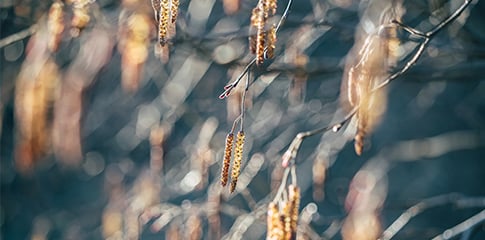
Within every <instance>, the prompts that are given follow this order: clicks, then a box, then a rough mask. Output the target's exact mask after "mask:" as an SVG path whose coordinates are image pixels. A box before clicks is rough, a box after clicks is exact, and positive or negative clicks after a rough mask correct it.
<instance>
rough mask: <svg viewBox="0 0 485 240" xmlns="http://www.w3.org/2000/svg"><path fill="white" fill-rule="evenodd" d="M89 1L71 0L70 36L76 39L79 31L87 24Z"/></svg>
mask: <svg viewBox="0 0 485 240" xmlns="http://www.w3.org/2000/svg"><path fill="white" fill-rule="evenodd" d="M90 3H91V1H89V0H73V1H72V11H73V16H72V20H71V25H72V27H73V29H72V35H73V36H75V37H77V36H79V33H80V31H81V30H83V29H84V28H85V27H86V26H87V25H88V23H89V20H90V16H89V4H90Z"/></svg>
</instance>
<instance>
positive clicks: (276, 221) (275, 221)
mask: <svg viewBox="0 0 485 240" xmlns="http://www.w3.org/2000/svg"><path fill="white" fill-rule="evenodd" d="M283 237H284V227H283V222H282V221H281V217H280V212H279V209H278V206H277V205H276V203H274V202H270V203H269V205H268V216H267V232H266V239H267V240H279V239H283Z"/></svg>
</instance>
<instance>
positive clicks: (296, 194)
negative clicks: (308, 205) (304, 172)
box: [288, 184, 300, 238]
mask: <svg viewBox="0 0 485 240" xmlns="http://www.w3.org/2000/svg"><path fill="white" fill-rule="evenodd" d="M288 198H289V201H290V202H291V213H290V216H291V221H290V224H291V236H292V238H294V237H295V236H296V230H297V227H298V215H299V211H298V209H299V207H300V188H299V187H298V186H296V185H293V184H292V185H290V186H288Z"/></svg>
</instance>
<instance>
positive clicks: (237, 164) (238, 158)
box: [230, 131, 245, 193]
mask: <svg viewBox="0 0 485 240" xmlns="http://www.w3.org/2000/svg"><path fill="white" fill-rule="evenodd" d="M244 138H245V136H244V132H243V131H239V132H238V133H237V139H236V147H235V149H234V164H233V165H232V174H231V178H232V180H231V181H232V182H231V189H230V191H231V193H232V192H234V190H235V189H236V185H237V179H238V177H239V173H240V171H241V162H242V154H243V148H244Z"/></svg>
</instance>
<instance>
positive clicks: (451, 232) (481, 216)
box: [433, 209, 485, 240]
mask: <svg viewBox="0 0 485 240" xmlns="http://www.w3.org/2000/svg"><path fill="white" fill-rule="evenodd" d="M483 221H485V209H484V210H482V211H481V212H479V213H477V214H475V215H474V216H472V217H471V218H469V219H467V220H465V221H463V222H461V223H459V224H458V225H456V226H454V227H452V228H449V229H446V230H445V231H444V232H443V233H441V234H440V235H438V236H436V237H434V238H433V240H442V239H451V238H453V237H456V236H457V235H458V234H461V233H463V232H465V231H467V230H468V229H470V228H472V227H473V226H475V225H477V224H479V223H481V222H483Z"/></svg>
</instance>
